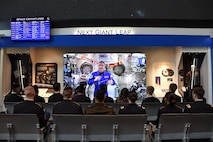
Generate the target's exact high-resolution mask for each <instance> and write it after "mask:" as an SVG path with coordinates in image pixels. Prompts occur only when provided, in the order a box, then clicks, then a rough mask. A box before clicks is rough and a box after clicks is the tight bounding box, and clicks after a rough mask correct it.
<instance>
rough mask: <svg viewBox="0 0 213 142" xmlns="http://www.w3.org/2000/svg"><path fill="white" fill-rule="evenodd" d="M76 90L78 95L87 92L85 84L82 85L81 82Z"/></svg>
mask: <svg viewBox="0 0 213 142" xmlns="http://www.w3.org/2000/svg"><path fill="white" fill-rule="evenodd" d="M76 92H77V93H78V95H81V94H85V88H84V85H81V84H80V85H79V86H78V87H77V88H76Z"/></svg>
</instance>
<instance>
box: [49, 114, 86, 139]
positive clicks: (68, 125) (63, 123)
mask: <svg viewBox="0 0 213 142" xmlns="http://www.w3.org/2000/svg"><path fill="white" fill-rule="evenodd" d="M83 118H84V117H83V115H73V114H53V126H52V136H53V138H52V140H53V141H54V142H56V141H59V140H63V141H68V140H69V141H84V135H83V129H84V124H83V123H84V121H83Z"/></svg>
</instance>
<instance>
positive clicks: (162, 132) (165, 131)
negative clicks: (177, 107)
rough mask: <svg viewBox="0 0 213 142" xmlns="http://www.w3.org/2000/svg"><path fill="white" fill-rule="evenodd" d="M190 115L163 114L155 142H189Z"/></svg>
mask: <svg viewBox="0 0 213 142" xmlns="http://www.w3.org/2000/svg"><path fill="white" fill-rule="evenodd" d="M190 116H191V114H190V113H167V114H162V115H161V116H160V119H159V125H158V128H157V130H156V132H155V141H156V142H160V141H162V140H183V141H187V139H188V138H187V130H188V126H189V122H190Z"/></svg>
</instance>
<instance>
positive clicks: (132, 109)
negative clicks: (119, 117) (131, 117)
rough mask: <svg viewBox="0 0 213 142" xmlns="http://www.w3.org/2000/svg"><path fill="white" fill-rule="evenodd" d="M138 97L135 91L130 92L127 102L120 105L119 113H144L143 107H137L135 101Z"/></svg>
mask: <svg viewBox="0 0 213 142" xmlns="http://www.w3.org/2000/svg"><path fill="white" fill-rule="evenodd" d="M137 99H138V94H137V93H136V92H135V91H132V92H130V94H129V96H128V97H127V100H128V103H129V104H127V105H125V106H121V108H120V110H119V114H146V111H145V108H144V107H139V106H138V105H137V104H136V103H135V102H136V100H137Z"/></svg>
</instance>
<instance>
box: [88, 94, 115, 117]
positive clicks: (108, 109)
mask: <svg viewBox="0 0 213 142" xmlns="http://www.w3.org/2000/svg"><path fill="white" fill-rule="evenodd" d="M105 98H106V94H105V92H104V91H103V90H97V91H96V92H95V103H94V104H92V105H89V106H88V107H86V109H85V114H102V115H112V114H115V111H114V108H113V107H112V106H109V105H105V104H104V100H105Z"/></svg>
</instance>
